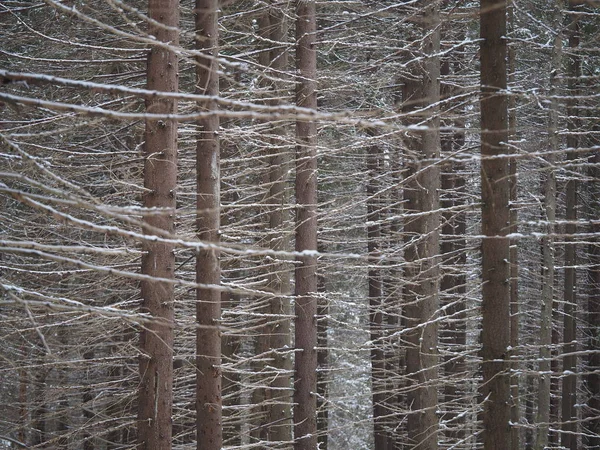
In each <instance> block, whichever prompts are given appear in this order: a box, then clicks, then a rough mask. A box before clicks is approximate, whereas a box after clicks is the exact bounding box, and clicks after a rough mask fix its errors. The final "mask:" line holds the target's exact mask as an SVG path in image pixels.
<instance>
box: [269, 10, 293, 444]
mask: <svg viewBox="0 0 600 450" xmlns="http://www.w3.org/2000/svg"><path fill="white" fill-rule="evenodd" d="M268 18H269V32H268V36H267V37H268V38H269V40H270V41H271V42H281V43H283V42H285V41H286V40H287V28H288V25H287V19H286V11H285V10H282V8H281V6H274V4H272V5H270V8H269V12H268ZM269 45H272V44H269ZM268 64H269V65H270V67H271V69H272V70H273V78H274V79H276V80H277V79H278V78H279V77H281V75H280V74H281V73H282V72H285V71H286V70H287V69H288V67H287V65H288V54H287V50H286V49H285V48H284V47H280V46H276V47H275V48H273V49H271V50H270V52H269V61H268ZM272 91H273V98H274V100H272V101H271V103H272V105H273V106H277V105H278V104H280V103H281V102H282V100H280V98H281V97H286V93H287V92H286V86H285V84H284V83H282V82H279V81H274V82H273V85H272ZM271 131H272V135H273V137H272V139H271V156H270V161H269V165H270V167H269V183H270V189H269V201H268V203H269V204H271V205H273V206H272V207H271V211H270V214H269V229H270V232H271V236H270V239H269V246H270V248H271V249H273V250H276V251H286V250H288V251H289V238H288V235H289V231H290V221H289V219H288V211H287V207H288V204H289V197H290V196H289V191H288V188H287V182H288V172H289V156H288V154H287V152H286V147H285V144H286V127H285V126H281V125H279V126H275V125H274V126H273V128H272V130H271ZM271 268H272V270H271V273H270V274H269V287H270V290H271V292H273V293H274V294H280V295H281V296H277V295H276V296H274V297H272V298H271V300H270V304H269V308H270V311H269V312H270V313H271V314H272V317H276V316H281V317H279V318H277V319H276V322H275V323H273V324H271V326H270V329H269V330H268V334H269V349H270V350H271V351H272V354H273V362H272V365H273V367H275V368H276V370H277V371H278V373H277V375H276V376H275V377H274V378H272V377H271V384H270V385H271V388H272V389H271V391H270V392H269V396H268V397H269V400H270V406H269V407H268V419H269V423H270V425H269V429H268V439H269V440H271V441H278V442H289V441H291V439H292V398H291V391H290V387H291V377H290V373H291V371H292V358H291V355H290V354H289V348H290V347H291V322H290V319H289V318H288V317H289V315H290V314H291V305H290V301H289V297H288V296H289V294H290V271H291V268H290V263H289V262H287V261H285V260H281V259H280V260H276V261H275V263H274V264H273V265H272V267H271Z"/></svg>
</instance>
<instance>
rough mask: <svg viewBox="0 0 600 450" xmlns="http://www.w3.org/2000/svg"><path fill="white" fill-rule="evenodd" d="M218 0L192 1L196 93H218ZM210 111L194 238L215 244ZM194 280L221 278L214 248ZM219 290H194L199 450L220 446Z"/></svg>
mask: <svg viewBox="0 0 600 450" xmlns="http://www.w3.org/2000/svg"><path fill="white" fill-rule="evenodd" d="M218 11H219V2H218V0H196V11H195V13H196V45H197V48H198V50H199V51H200V52H201V53H200V55H199V56H198V57H197V63H198V65H197V71H196V78H197V86H198V92H199V93H200V94H204V95H208V96H210V97H211V98H215V97H217V96H218V95H219V76H218V72H217V70H218V63H217V57H218V44H219V29H218V26H217V18H218ZM200 108H201V109H202V110H203V111H208V112H212V113H213V114H210V115H207V116H206V117H204V118H202V119H201V120H199V121H198V126H199V133H200V135H199V137H198V141H197V143H196V176H197V199H196V207H197V214H198V215H197V217H196V227H197V230H196V231H197V233H198V238H199V239H200V240H201V241H203V242H208V243H211V244H218V243H219V228H220V201H221V189H220V147H219V136H218V133H219V123H220V121H219V115H218V111H217V105H216V102H214V101H212V100H209V101H206V102H203V103H202V104H201V105H200ZM196 282H197V283H199V284H201V285H211V286H217V285H219V284H220V282H221V266H220V263H219V252H218V251H217V250H208V249H201V250H199V251H198V255H197V258H196ZM220 319H221V293H220V291H219V290H218V289H214V288H210V287H200V288H198V289H197V291H196V321H197V322H198V329H197V331H196V366H197V374H196V434H197V437H196V438H197V446H198V449H202V450H220V449H221V447H222V445H223V426H222V398H221V383H222V374H221V333H220V331H219V321H220Z"/></svg>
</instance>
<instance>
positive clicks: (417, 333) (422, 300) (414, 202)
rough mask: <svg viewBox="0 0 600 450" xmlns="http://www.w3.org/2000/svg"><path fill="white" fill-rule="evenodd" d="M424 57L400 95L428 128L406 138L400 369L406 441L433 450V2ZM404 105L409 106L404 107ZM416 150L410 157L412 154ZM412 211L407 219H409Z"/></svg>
mask: <svg viewBox="0 0 600 450" xmlns="http://www.w3.org/2000/svg"><path fill="white" fill-rule="evenodd" d="M422 10H423V15H422V17H421V20H422V26H423V36H424V38H423V44H422V45H423V46H422V51H423V55H424V58H425V59H424V62H423V67H422V68H420V67H418V68H415V71H416V72H419V71H423V72H421V73H415V76H416V79H417V80H418V81H415V80H414V79H413V80H410V81H407V82H406V84H405V92H404V99H406V100H408V101H409V102H410V103H411V104H412V105H410V106H412V107H413V108H415V107H416V108H424V109H423V112H422V116H421V117H422V123H423V124H425V125H426V126H427V127H428V129H427V130H426V131H422V132H420V133H419V135H418V136H415V137H414V138H413V140H412V142H411V146H413V148H412V150H413V152H414V153H413V154H412V156H409V158H410V160H409V162H407V164H408V167H409V170H408V173H407V176H408V177H410V181H407V183H406V186H405V189H404V198H405V201H406V205H405V207H406V210H405V212H406V214H407V215H408V219H407V220H406V222H405V224H404V232H405V241H406V248H405V253H404V258H405V260H406V271H405V277H406V279H407V280H408V281H409V285H408V286H407V287H406V288H405V291H404V302H405V305H406V306H405V316H406V320H407V326H408V327H409V328H411V331H410V332H409V333H407V337H406V339H407V342H408V348H407V350H406V371H407V375H408V377H409V379H410V382H411V387H410V390H409V391H408V393H407V400H408V405H409V407H410V410H411V411H410V414H409V416H408V440H409V445H411V446H412V448H415V449H417V448H418V449H422V450H426V449H429V450H434V449H437V446H438V442H437V441H438V417H437V404H438V400H437V386H436V380H437V378H438V373H437V364H438V354H437V345H438V343H437V332H438V327H437V321H435V320H434V319H435V315H436V314H437V311H438V307H439V292H438V291H439V273H440V269H439V252H440V249H439V225H440V213H439V190H440V169H439V165H438V164H437V163H436V162H437V160H438V159H439V157H440V132H439V124H440V121H439V115H438V109H437V108H436V107H435V106H434V105H435V104H436V103H437V102H438V101H439V98H440V85H439V78H440V61H439V55H438V53H439V46H440V31H439V10H438V6H437V2H434V1H426V2H423V3H422ZM410 106H409V107H410ZM415 154H416V156H415ZM411 215H413V217H411Z"/></svg>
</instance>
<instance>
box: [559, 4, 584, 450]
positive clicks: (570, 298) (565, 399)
mask: <svg viewBox="0 0 600 450" xmlns="http://www.w3.org/2000/svg"><path fill="white" fill-rule="evenodd" d="M576 3H577V1H576V0H570V1H569V9H570V10H571V12H570V13H569V15H568V18H569V25H568V27H567V33H568V36H569V51H570V55H569V58H568V67H567V71H568V72H567V75H568V78H567V80H568V81H567V90H568V92H567V105H566V106H567V111H566V112H567V129H568V134H567V163H568V162H569V161H573V160H574V159H575V158H576V157H577V150H576V149H577V146H578V145H579V139H578V137H577V132H578V128H579V119H578V117H577V115H578V114H579V111H578V105H577V102H578V100H577V99H576V96H577V95H579V87H578V86H579V77H580V75H581V60H580V57H579V55H578V54H577V52H578V47H579V22H578V17H577V15H576V14H573V8H574V6H575V4H576ZM565 196H566V198H565V206H566V217H565V218H566V220H567V224H566V226H565V234H566V238H565V242H566V243H565V283H564V305H565V306H564V315H563V355H564V357H563V373H564V374H565V376H564V378H563V388H562V404H561V410H562V424H563V425H562V434H561V439H560V442H561V444H562V446H563V447H566V448H567V449H569V450H576V449H577V436H576V435H575V433H576V432H577V423H576V420H577V411H576V409H575V404H576V400H577V375H576V374H575V371H576V370H577V356H576V355H575V352H576V351H577V343H576V340H577V328H576V326H577V323H576V318H575V315H576V305H577V299H576V294H575V289H576V284H575V279H576V270H575V266H576V264H577V256H576V250H577V249H576V244H575V242H574V241H575V236H574V235H575V233H576V232H577V226H576V224H575V221H576V220H577V180H576V179H575V178H574V177H573V175H571V176H570V178H569V179H568V180H567V185H566V188H565Z"/></svg>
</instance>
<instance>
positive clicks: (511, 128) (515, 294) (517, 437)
mask: <svg viewBox="0 0 600 450" xmlns="http://www.w3.org/2000/svg"><path fill="white" fill-rule="evenodd" d="M508 21H509V24H510V27H511V32H512V31H513V28H514V5H513V4H512V3H511V4H510V7H509V9H508ZM507 52H508V61H507V63H508V80H507V83H508V84H509V85H514V83H515V72H516V70H517V61H516V50H515V47H514V45H511V46H508V48H507ZM516 138H517V96H516V95H511V96H509V97H508V139H509V140H512V141H515V140H516ZM509 150H510V153H511V155H514V154H515V152H516V149H515V147H514V145H511V146H510V147H509ZM517 165H518V160H517V158H515V157H514V156H512V157H511V158H510V160H509V163H508V166H509V169H508V172H509V176H510V183H509V184H510V187H509V189H510V200H509V202H510V205H512V206H511V208H510V229H509V233H510V234H516V233H517V232H518V231H519V227H518V220H519V217H518V214H517V211H518V208H517V201H518V177H517ZM509 246H510V250H509V254H510V257H509V261H510V348H511V351H510V358H511V359H512V364H511V370H512V375H511V382H510V385H511V386H510V391H511V393H510V397H511V408H510V421H511V422H512V423H514V424H518V423H519V422H520V418H521V412H520V410H521V409H520V405H519V404H520V396H519V373H520V372H521V371H520V370H519V361H520V359H521V358H520V355H519V319H520V315H519V251H518V249H519V248H518V240H517V239H516V238H511V239H510V242H509ZM520 441H521V428H519V427H518V426H514V427H512V428H511V446H512V448H521V442H520Z"/></svg>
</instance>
